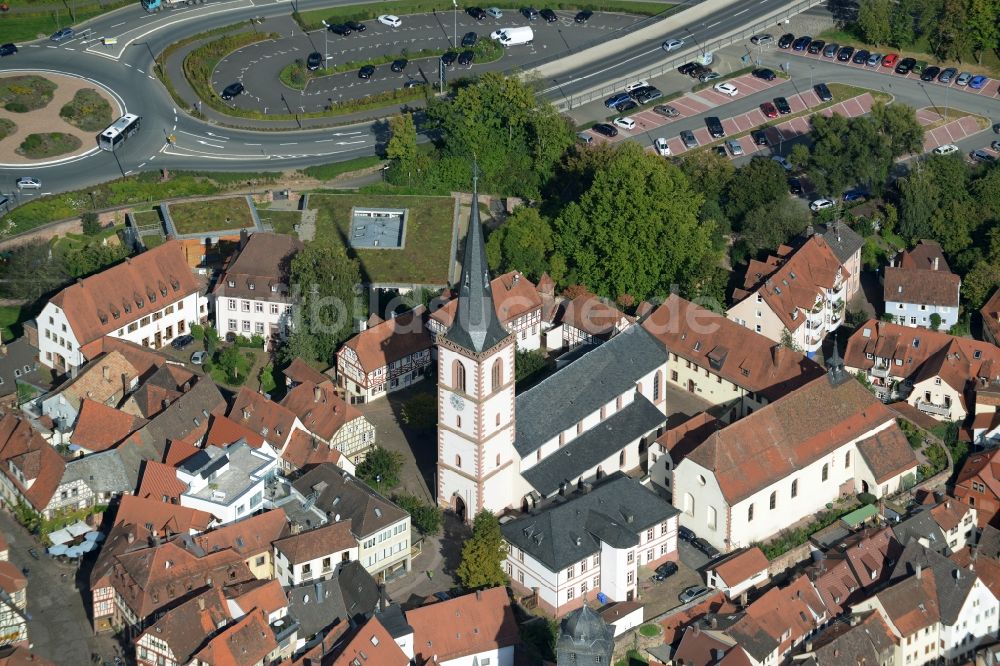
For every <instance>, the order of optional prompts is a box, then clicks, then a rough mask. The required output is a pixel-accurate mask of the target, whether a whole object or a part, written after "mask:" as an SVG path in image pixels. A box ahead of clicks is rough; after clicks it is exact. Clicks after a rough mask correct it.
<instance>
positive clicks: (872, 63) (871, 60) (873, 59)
mask: <svg viewBox="0 0 1000 666" xmlns="http://www.w3.org/2000/svg"><path fill="white" fill-rule="evenodd" d="M880 62H882V54H881V53H873V54H871V55H870V56H868V62H866V63H865V66H866V67H878V66H879V63H880Z"/></svg>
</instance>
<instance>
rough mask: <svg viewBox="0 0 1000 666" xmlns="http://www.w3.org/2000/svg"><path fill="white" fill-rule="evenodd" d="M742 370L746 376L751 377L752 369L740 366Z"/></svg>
mask: <svg viewBox="0 0 1000 666" xmlns="http://www.w3.org/2000/svg"><path fill="white" fill-rule="evenodd" d="M740 372H742V373H743V376H744V377H749V376H750V369H749V368H740Z"/></svg>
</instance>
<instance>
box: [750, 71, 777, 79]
mask: <svg viewBox="0 0 1000 666" xmlns="http://www.w3.org/2000/svg"><path fill="white" fill-rule="evenodd" d="M751 74H753V75H754V77H755V78H758V79H763V80H765V81H774V79H776V78H777V74H775V73H774V71H773V70H770V69H767V68H763V69H755V70H753V71H752V72H751Z"/></svg>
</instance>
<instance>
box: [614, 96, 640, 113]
mask: <svg viewBox="0 0 1000 666" xmlns="http://www.w3.org/2000/svg"><path fill="white" fill-rule="evenodd" d="M638 108H639V105H638V104H636V102H635V100H631V99H627V100H625V101H624V102H622V103H620V104H618V105H616V106H615V111H617V112H618V113H625V112H626V111H631V110H633V109H638Z"/></svg>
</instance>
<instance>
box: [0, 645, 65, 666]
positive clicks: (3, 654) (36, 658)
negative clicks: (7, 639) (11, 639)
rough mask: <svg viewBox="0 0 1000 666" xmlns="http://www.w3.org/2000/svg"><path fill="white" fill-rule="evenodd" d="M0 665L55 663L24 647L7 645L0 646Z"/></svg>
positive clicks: (46, 665)
mask: <svg viewBox="0 0 1000 666" xmlns="http://www.w3.org/2000/svg"><path fill="white" fill-rule="evenodd" d="M0 666H55V664H53V663H52V662H51V661H49V660H48V659H46V658H45V657H42V656H41V655H38V654H35V653H34V652H31V651H30V650H29V649H28V648H26V647H21V646H7V647H3V648H0Z"/></svg>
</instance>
